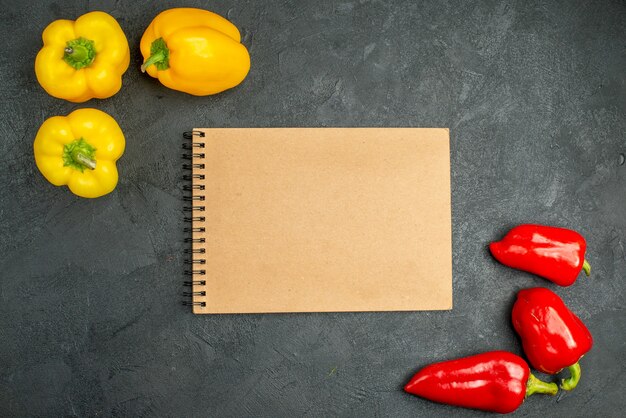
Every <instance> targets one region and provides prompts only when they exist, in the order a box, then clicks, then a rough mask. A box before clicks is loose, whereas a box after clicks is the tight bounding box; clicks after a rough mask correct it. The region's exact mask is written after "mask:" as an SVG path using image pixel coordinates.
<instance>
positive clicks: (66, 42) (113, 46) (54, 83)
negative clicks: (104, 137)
mask: <svg viewBox="0 0 626 418" xmlns="http://www.w3.org/2000/svg"><path fill="white" fill-rule="evenodd" d="M42 38H43V48H42V49H41V50H40V51H39V53H38V54H37V58H36V59H35V74H36V75H37V80H38V81H39V84H41V86H42V87H43V88H44V90H46V92H48V94H49V95H51V96H54V97H57V98H59V99H65V100H69V101H70V102H75V103H81V102H85V101H87V100H89V99H91V98H94V97H96V98H98V99H104V98H107V97H111V96H113V95H114V94H115V93H117V92H118V91H119V90H120V88H121V87H122V74H124V72H125V71H126V70H127V69H128V64H129V62H130V51H129V48H128V41H127V40H126V36H125V35H124V32H123V31H122V28H121V27H120V25H119V24H118V23H117V21H116V20H115V19H114V18H113V17H112V16H110V15H108V14H106V13H104V12H90V13H87V14H84V15H82V16H80V17H79V18H78V19H76V21H75V22H74V21H71V20H55V21H54V22H52V23H50V24H49V25H48V27H46V29H45V30H44V31H43V35H42Z"/></svg>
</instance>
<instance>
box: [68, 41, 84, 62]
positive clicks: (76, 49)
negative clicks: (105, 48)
mask: <svg viewBox="0 0 626 418" xmlns="http://www.w3.org/2000/svg"><path fill="white" fill-rule="evenodd" d="M64 51H65V53H66V54H67V55H71V56H72V58H74V60H75V61H83V60H85V58H87V56H88V55H89V53H88V52H87V48H85V47H84V46H81V45H74V46H68V47H67V48H65V49H64Z"/></svg>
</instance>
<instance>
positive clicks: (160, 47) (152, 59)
mask: <svg viewBox="0 0 626 418" xmlns="http://www.w3.org/2000/svg"><path fill="white" fill-rule="evenodd" d="M151 65H154V66H155V67H156V69H157V70H159V71H163V70H167V69H168V68H170V50H169V49H168V48H167V44H166V43H165V40H164V39H163V38H159V39H155V40H154V41H152V44H150V56H149V57H148V59H147V60H146V62H144V63H143V64H142V65H141V72H142V73H145V72H146V68H148V67H149V66H151Z"/></svg>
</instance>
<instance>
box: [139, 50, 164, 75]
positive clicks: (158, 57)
mask: <svg viewBox="0 0 626 418" xmlns="http://www.w3.org/2000/svg"><path fill="white" fill-rule="evenodd" d="M163 60H165V54H164V53H163V52H157V53H156V54H153V55H150V57H149V58H148V59H147V60H146V62H144V63H143V64H141V72H142V73H145V72H146V68H148V67H149V66H151V65H152V64H157V63H160V62H163Z"/></svg>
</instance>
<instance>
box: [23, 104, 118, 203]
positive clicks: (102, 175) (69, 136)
mask: <svg viewBox="0 0 626 418" xmlns="http://www.w3.org/2000/svg"><path fill="white" fill-rule="evenodd" d="M125 146H126V141H125V140H124V134H123V133H122V129H121V128H120V126H119V125H118V124H117V122H116V121H115V119H113V118H112V117H111V116H109V115H107V114H106V113H104V112H102V111H100V110H97V109H78V110H75V111H73V112H72V113H70V114H69V115H67V116H53V117H51V118H49V119H47V120H46V121H45V122H44V123H43V124H42V125H41V127H40V128H39V131H38V132H37V136H36V137H35V143H34V144H33V148H34V153H35V162H36V164H37V168H39V171H41V174H43V176H44V177H45V178H46V180H48V181H49V182H50V183H52V184H54V185H55V186H63V185H67V186H68V187H69V188H70V190H71V191H72V193H74V194H76V195H78V196H81V197H100V196H103V195H105V194H107V193H110V192H112V191H113V189H115V186H116V185H117V179H118V174H117V167H116V166H115V162H116V161H117V160H118V159H119V158H120V157H121V156H122V154H123V153H124V147H125Z"/></svg>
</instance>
